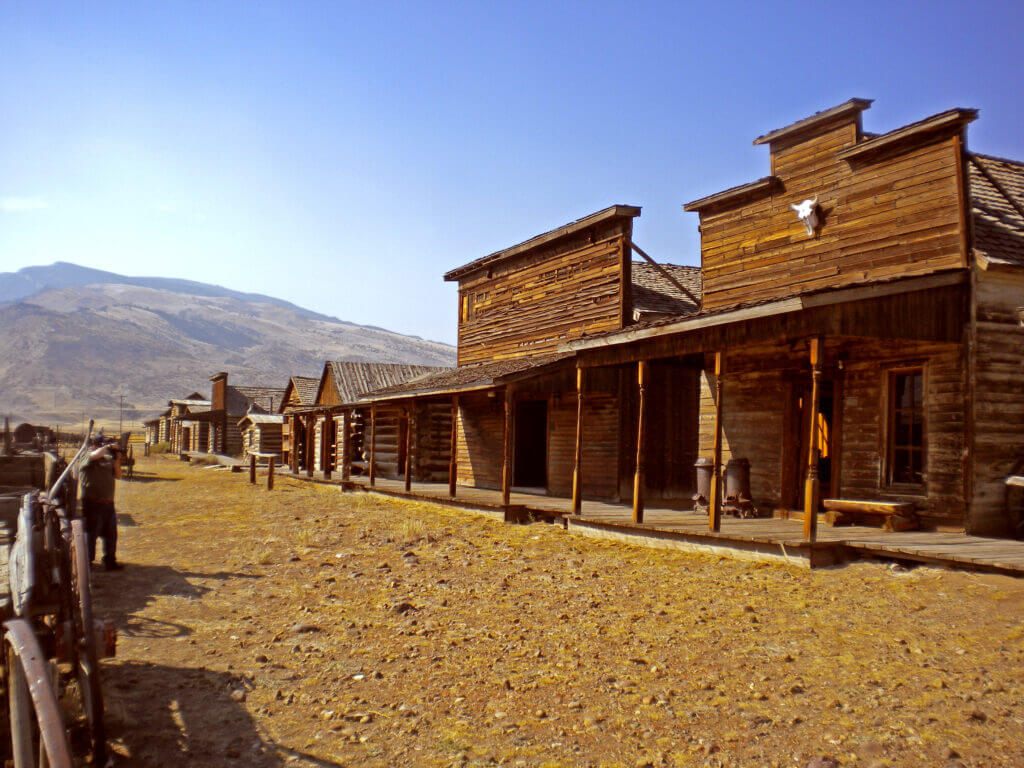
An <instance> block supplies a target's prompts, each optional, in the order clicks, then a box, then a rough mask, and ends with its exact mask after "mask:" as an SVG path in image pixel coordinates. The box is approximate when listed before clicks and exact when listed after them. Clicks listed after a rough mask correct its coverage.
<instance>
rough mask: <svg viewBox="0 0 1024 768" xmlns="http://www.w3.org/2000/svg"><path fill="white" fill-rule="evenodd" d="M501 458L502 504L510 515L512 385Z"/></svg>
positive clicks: (507, 397)
mask: <svg viewBox="0 0 1024 768" xmlns="http://www.w3.org/2000/svg"><path fill="white" fill-rule="evenodd" d="M503 437H504V439H503V442H502V445H503V449H502V457H501V504H502V506H503V507H505V513H506V514H508V507H509V504H510V503H511V502H512V385H511V384H506V385H505V431H504V435H503Z"/></svg>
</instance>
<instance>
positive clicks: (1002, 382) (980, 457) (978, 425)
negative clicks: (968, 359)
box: [968, 269, 1024, 534]
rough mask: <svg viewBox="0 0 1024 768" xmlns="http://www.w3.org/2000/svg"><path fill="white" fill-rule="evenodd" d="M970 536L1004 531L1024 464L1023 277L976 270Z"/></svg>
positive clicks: (1008, 526)
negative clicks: (1010, 489)
mask: <svg viewBox="0 0 1024 768" xmlns="http://www.w3.org/2000/svg"><path fill="white" fill-rule="evenodd" d="M975 306H976V310H975V317H976V321H975V323H974V331H973V332H974V335H975V341H974V344H975V361H976V362H975V380H974V434H975V441H974V450H973V457H972V459H973V468H972V469H973V473H972V475H973V476H972V482H973V499H972V505H971V519H970V523H969V525H968V528H969V530H970V531H971V532H975V533H980V534H985V533H1006V532H1007V531H1008V530H1009V529H1010V526H1011V524H1012V523H1013V521H1012V520H1011V519H1009V517H1008V515H1007V511H1006V508H1005V495H1004V494H1005V490H1006V488H1005V483H1004V481H1005V478H1006V476H1007V475H1010V474H1014V473H1015V472H1018V473H1019V472H1020V471H1021V466H1020V465H1021V463H1022V462H1024V328H1021V324H1020V318H1019V316H1018V311H1019V309H1020V308H1021V307H1024V276H1022V275H1020V274H1014V273H1009V272H1006V273H998V272H991V271H985V270H980V269H979V270H976V275H975Z"/></svg>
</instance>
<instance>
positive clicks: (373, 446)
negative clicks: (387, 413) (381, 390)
mask: <svg viewBox="0 0 1024 768" xmlns="http://www.w3.org/2000/svg"><path fill="white" fill-rule="evenodd" d="M376 452H377V404H376V403H373V404H372V405H371V406H370V487H371V488H373V486H374V485H375V484H376V482H377V461H376V458H377V456H376Z"/></svg>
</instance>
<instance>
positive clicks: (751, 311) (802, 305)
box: [565, 269, 968, 352]
mask: <svg viewBox="0 0 1024 768" xmlns="http://www.w3.org/2000/svg"><path fill="white" fill-rule="evenodd" d="M967 279H968V272H967V271H966V270H962V269H958V270H951V271H948V272H939V273H936V274H933V275H925V276H923V277H909V278H899V279H895V280H891V281H889V282H885V283H880V282H873V283H866V284H864V285H856V286H851V287H848V288H839V289H829V290H825V291H817V292H815V293H808V294H804V295H801V296H793V297H790V298H786V299H779V300H776V301H766V302H759V303H754V304H748V305H745V306H744V305H738V306H736V307H731V308H724V309H721V310H715V311H714V312H706V313H699V314H695V315H690V316H688V317H683V318H678V319H674V320H671V321H667V322H666V321H660V322H658V323H657V324H652V325H649V326H645V327H643V328H632V329H626V330H622V331H616V332H614V333H607V334H603V335H601V336H594V337H591V338H583V339H577V340H576V341H572V342H569V343H568V344H566V345H565V349H568V350H571V351H573V352H580V351H583V350H587V349H598V348H601V347H613V346H619V345H623V344H629V343H631V342H634V341H642V340H644V339H651V338H657V337H661V336H672V335H675V334H680V333H687V332H689V331H696V330H700V329H703V328H713V327H716V326H721V325H729V324H731V323H739V322H743V321H745V320H753V319H756V318H761V317H771V316H774V315H783V314H787V313H789V312H799V311H800V310H804V309H812V308H814V307H824V306H830V305H833V304H841V303H844V302H848V301H857V300H861V299H869V298H878V297H881V296H891V295H895V294H899V293H909V292H911V291H922V290H926V289H929V288H939V287H943V286H947V285H957V284H959V283H963V282H966V281H967Z"/></svg>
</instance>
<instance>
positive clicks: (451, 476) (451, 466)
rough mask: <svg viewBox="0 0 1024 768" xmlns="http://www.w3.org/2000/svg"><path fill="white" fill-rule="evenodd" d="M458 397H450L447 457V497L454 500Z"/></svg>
mask: <svg viewBox="0 0 1024 768" xmlns="http://www.w3.org/2000/svg"><path fill="white" fill-rule="evenodd" d="M458 430H459V396H458V395H452V435H451V449H450V450H451V455H450V456H449V457H448V495H449V496H451V497H452V498H453V499H454V498H455V485H456V482H457V481H458V479H459V434H458Z"/></svg>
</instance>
